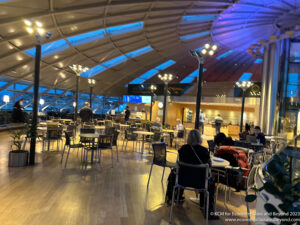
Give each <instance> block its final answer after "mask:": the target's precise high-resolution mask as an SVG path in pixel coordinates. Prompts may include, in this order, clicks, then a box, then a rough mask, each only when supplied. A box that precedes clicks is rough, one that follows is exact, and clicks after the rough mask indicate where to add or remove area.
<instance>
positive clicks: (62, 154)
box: [60, 146, 66, 163]
mask: <svg viewBox="0 0 300 225" xmlns="http://www.w3.org/2000/svg"><path fill="white" fill-rule="evenodd" d="M65 149H66V146H64V149H63V150H62V152H61V159H60V163H62V161H63V158H64V154H65Z"/></svg>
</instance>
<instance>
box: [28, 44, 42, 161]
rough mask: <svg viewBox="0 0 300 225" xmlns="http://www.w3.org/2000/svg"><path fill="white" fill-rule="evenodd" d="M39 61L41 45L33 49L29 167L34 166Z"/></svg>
mask: <svg viewBox="0 0 300 225" xmlns="http://www.w3.org/2000/svg"><path fill="white" fill-rule="evenodd" d="M40 61H41V44H37V45H36V47H35V69H34V86H33V103H32V125H31V132H30V133H31V139H30V153H29V165H34V164H35V146H36V127H37V117H38V99H39V85H40Z"/></svg>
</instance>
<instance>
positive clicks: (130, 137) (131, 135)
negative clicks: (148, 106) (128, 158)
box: [122, 128, 138, 151]
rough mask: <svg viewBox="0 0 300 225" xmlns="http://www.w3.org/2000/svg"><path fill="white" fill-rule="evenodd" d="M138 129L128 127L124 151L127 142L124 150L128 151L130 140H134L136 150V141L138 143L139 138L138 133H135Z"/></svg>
mask: <svg viewBox="0 0 300 225" xmlns="http://www.w3.org/2000/svg"><path fill="white" fill-rule="evenodd" d="M136 130H137V129H136V128H128V129H126V130H125V138H124V140H123V145H122V151H123V148H124V144H125V142H126V144H125V150H124V151H126V149H127V144H128V141H132V143H133V151H134V143H135V144H136V145H137V139H138V134H135V133H133V132H134V131H136Z"/></svg>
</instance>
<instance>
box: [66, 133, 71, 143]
mask: <svg viewBox="0 0 300 225" xmlns="http://www.w3.org/2000/svg"><path fill="white" fill-rule="evenodd" d="M65 138H66V145H67V146H68V145H70V144H71V138H70V134H69V133H68V132H67V131H65Z"/></svg>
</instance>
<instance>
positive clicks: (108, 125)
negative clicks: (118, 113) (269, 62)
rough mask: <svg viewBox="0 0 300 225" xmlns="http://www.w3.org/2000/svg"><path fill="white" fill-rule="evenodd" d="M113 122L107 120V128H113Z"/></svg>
mask: <svg viewBox="0 0 300 225" xmlns="http://www.w3.org/2000/svg"><path fill="white" fill-rule="evenodd" d="M112 126H113V124H112V121H111V120H105V127H112Z"/></svg>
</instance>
